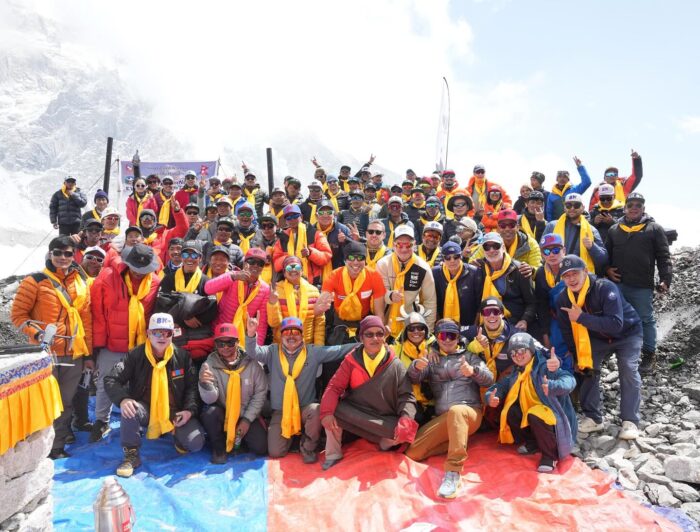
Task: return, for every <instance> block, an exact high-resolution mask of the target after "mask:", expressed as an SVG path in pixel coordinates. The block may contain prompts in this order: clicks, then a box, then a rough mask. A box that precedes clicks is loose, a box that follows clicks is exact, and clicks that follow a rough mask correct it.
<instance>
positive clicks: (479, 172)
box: [474, 170, 486, 174]
mask: <svg viewBox="0 0 700 532" xmlns="http://www.w3.org/2000/svg"><path fill="white" fill-rule="evenodd" d="M474 173H475V174H485V173H486V170H477V171H476V172H474Z"/></svg>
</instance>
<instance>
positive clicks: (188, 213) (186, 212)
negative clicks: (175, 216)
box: [185, 211, 199, 216]
mask: <svg viewBox="0 0 700 532" xmlns="http://www.w3.org/2000/svg"><path fill="white" fill-rule="evenodd" d="M185 214H186V215H187V216H198V215H199V211H185Z"/></svg>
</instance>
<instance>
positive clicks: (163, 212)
mask: <svg viewBox="0 0 700 532" xmlns="http://www.w3.org/2000/svg"><path fill="white" fill-rule="evenodd" d="M159 194H160V199H162V200H163V204H162V205H161V206H160V211H158V223H159V224H161V225H164V226H165V227H167V226H168V223H169V222H170V205H171V203H172V201H173V197H172V196H170V197H168V196H166V195H165V194H163V192H159Z"/></svg>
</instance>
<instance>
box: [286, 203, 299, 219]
mask: <svg viewBox="0 0 700 532" xmlns="http://www.w3.org/2000/svg"><path fill="white" fill-rule="evenodd" d="M288 214H301V209H300V208H299V205H296V204H295V203H291V204H289V205H287V206H286V207H285V208H284V209H283V210H282V216H287V215H288Z"/></svg>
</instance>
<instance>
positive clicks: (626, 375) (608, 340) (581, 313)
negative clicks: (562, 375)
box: [556, 255, 642, 440]
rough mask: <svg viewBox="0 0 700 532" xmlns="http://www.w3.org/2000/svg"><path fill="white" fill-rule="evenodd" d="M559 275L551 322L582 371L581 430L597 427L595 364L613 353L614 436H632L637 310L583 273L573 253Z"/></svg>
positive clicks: (636, 402)
mask: <svg viewBox="0 0 700 532" xmlns="http://www.w3.org/2000/svg"><path fill="white" fill-rule="evenodd" d="M559 275H560V276H561V278H562V279H563V280H564V283H565V284H566V288H567V289H566V290H564V291H562V292H561V293H560V294H559V297H558V298H557V302H556V306H557V321H558V322H559V326H560V327H561V332H562V335H563V336H564V341H565V342H566V345H567V347H568V351H569V353H571V355H572V356H573V357H574V367H575V369H576V371H577V372H578V373H581V374H582V379H581V386H580V388H579V401H580V403H581V411H582V412H583V415H584V418H583V419H582V420H581V422H580V423H579V431H581V432H586V433H590V432H597V431H599V430H602V429H603V417H602V413H601V409H600V400H601V399H600V368H601V366H602V364H603V362H605V360H606V359H607V358H608V357H609V356H611V355H612V354H613V353H615V356H616V357H617V371H618V375H619V382H620V420H621V421H622V430H621V431H620V433H619V434H618V438H620V439H623V440H634V439H636V438H637V437H638V436H639V429H638V428H637V427H638V424H639V418H640V411H639V408H640V403H641V387H642V379H641V377H640V376H639V368H638V366H639V359H640V352H641V349H642V322H641V319H640V318H639V314H637V311H636V310H634V308H633V307H632V305H630V304H629V303H628V302H627V301H626V300H625V298H624V297H623V296H622V295H621V294H620V290H619V289H618V287H617V285H616V284H615V283H613V282H612V281H610V280H609V279H606V278H604V277H596V276H594V275H592V274H591V273H589V271H588V270H587V268H586V264H585V263H584V262H583V260H581V258H580V257H577V256H576V255H566V256H565V257H564V259H563V260H562V261H561V265H560V267H559Z"/></svg>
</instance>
